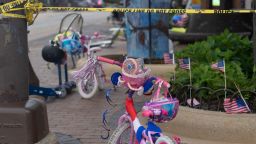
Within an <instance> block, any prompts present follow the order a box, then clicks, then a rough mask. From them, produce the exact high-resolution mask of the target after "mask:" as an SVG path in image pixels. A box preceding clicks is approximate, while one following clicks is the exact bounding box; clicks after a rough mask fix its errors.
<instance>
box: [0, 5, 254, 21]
mask: <svg viewBox="0 0 256 144" xmlns="http://www.w3.org/2000/svg"><path fill="white" fill-rule="evenodd" d="M25 2H26V4H25V5H24V7H23V8H15V7H17V6H19V5H21V4H23V3H25ZM24 9H25V10H26V16H23V15H19V14H11V13H10V12H13V11H19V10H24ZM40 10H54V11H87V12H123V13H127V12H131V13H132V12H140V13H165V14H167V13H171V14H185V13H187V14H230V13H255V12H256V10H218V9H215V10H213V9H162V8H85V7H43V5H42V3H40V2H39V1H38V0H15V1H12V2H9V3H6V4H4V5H2V6H0V14H2V15H3V16H7V17H13V18H27V19H29V21H32V19H33V14H36V13H38V12H39V11H40Z"/></svg>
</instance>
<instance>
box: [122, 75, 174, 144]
mask: <svg viewBox="0 0 256 144" xmlns="http://www.w3.org/2000/svg"><path fill="white" fill-rule="evenodd" d="M155 84H158V89H157V91H156V95H155V96H154V98H155V97H158V95H159V93H160V89H161V87H162V85H163V86H165V88H166V89H168V88H169V87H170V84H169V83H168V82H166V81H164V80H162V79H160V78H155ZM134 92H135V91H133V90H131V89H130V90H129V91H128V96H127V97H126V102H125V108H126V113H125V114H123V115H122V116H121V117H120V118H119V120H118V126H120V125H122V124H123V123H129V124H130V126H131V131H130V136H129V144H133V143H134V142H136V144H137V143H138V139H137V138H135V139H136V141H134V140H135V139H134V136H135V135H136V134H138V135H140V134H141V136H142V139H141V141H140V144H146V143H148V142H149V143H150V144H154V141H155V139H154V138H153V137H152V135H155V134H157V135H158V136H159V137H162V136H164V135H163V134H162V132H161V129H160V128H159V127H157V128H156V131H154V128H153V129H152V127H151V128H149V129H147V130H146V129H144V128H142V127H143V126H142V125H141V124H140V122H139V119H138V118H137V113H136V109H135V107H134V103H133V95H134ZM165 95H167V92H166V91H165ZM141 128H142V129H141ZM152 130H153V131H152Z"/></svg>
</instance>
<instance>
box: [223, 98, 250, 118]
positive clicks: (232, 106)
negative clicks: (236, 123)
mask: <svg viewBox="0 0 256 144" xmlns="http://www.w3.org/2000/svg"><path fill="white" fill-rule="evenodd" d="M223 105H224V110H225V111H226V113H228V114H237V113H248V112H250V109H249V108H248V106H247V104H246V103H245V101H244V100H243V99H242V98H241V97H239V98H235V99H233V100H231V99H230V98H226V99H224V104H223Z"/></svg>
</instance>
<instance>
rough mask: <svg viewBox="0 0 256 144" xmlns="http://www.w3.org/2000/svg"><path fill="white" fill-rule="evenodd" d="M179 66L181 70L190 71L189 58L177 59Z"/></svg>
mask: <svg viewBox="0 0 256 144" xmlns="http://www.w3.org/2000/svg"><path fill="white" fill-rule="evenodd" d="M179 64H180V68H181V69H187V70H190V58H183V59H179Z"/></svg>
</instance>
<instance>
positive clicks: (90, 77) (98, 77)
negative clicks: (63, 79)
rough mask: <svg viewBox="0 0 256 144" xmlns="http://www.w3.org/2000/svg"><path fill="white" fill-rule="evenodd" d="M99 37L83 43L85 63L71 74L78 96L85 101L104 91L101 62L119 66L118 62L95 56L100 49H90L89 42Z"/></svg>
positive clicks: (103, 74)
mask: <svg viewBox="0 0 256 144" xmlns="http://www.w3.org/2000/svg"><path fill="white" fill-rule="evenodd" d="M99 37H100V36H97V35H96V36H95V35H94V36H92V37H90V38H89V41H88V43H87V44H86V43H85V42H84V45H85V46H86V48H87V62H86V64H85V65H84V66H83V67H82V68H81V69H80V70H78V71H75V72H73V74H72V75H73V78H74V79H75V80H76V84H77V88H78V91H79V94H80V95H81V96H82V98H85V99H89V98H91V97H93V96H94V95H95V94H96V92H97V91H98V90H99V89H100V90H102V89H104V86H105V73H104V70H103V68H102V64H101V62H105V63H109V64H114V65H118V66H121V63H120V62H118V61H114V60H111V59H108V58H104V57H101V56H96V55H95V53H96V52H97V51H100V50H101V47H91V41H92V40H93V39H97V38H99ZM84 41H86V39H84Z"/></svg>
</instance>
